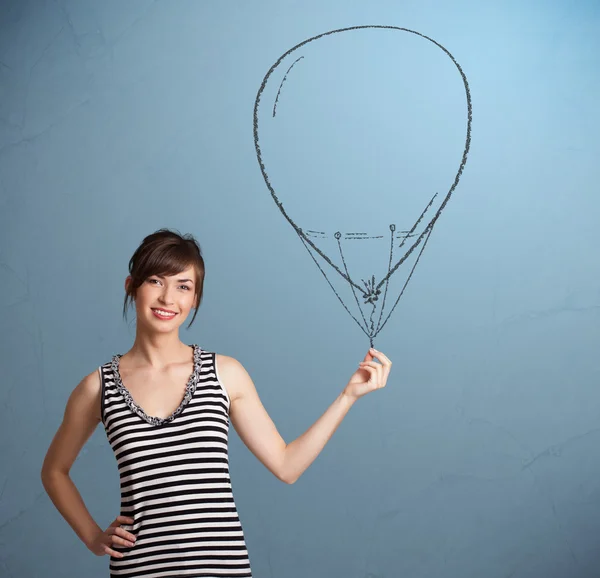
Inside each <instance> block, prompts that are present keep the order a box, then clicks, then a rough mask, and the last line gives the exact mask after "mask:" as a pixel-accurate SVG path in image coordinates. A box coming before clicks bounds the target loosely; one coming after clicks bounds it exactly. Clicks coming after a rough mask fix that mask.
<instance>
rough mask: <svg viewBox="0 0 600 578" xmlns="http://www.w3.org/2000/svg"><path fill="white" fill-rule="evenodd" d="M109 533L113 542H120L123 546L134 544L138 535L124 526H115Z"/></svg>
mask: <svg viewBox="0 0 600 578" xmlns="http://www.w3.org/2000/svg"><path fill="white" fill-rule="evenodd" d="M109 534H111V535H112V541H113V544H120V545H121V546H133V545H134V543H135V541H136V537H135V535H134V534H132V533H131V532H128V531H127V530H124V529H123V528H113V529H112V530H111V531H110V532H109Z"/></svg>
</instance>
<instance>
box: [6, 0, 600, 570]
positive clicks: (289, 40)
mask: <svg viewBox="0 0 600 578" xmlns="http://www.w3.org/2000/svg"><path fill="white" fill-rule="evenodd" d="M365 24H387V25H393V26H401V27H406V28H410V29H413V30H417V31H419V32H421V33H423V34H427V35H429V36H431V37H432V38H434V39H436V40H437V41H439V42H440V43H441V44H443V45H444V46H446V47H447V48H448V49H449V50H450V51H451V52H452V53H453V54H454V56H455V57H456V59H457V60H458V61H459V62H460V64H461V66H462V67H463V69H464V70H465V72H466V74H467V77H468V79H469V83H470V87H471V92H472V96H473V135H472V138H473V140H472V148H471V153H470V156H469V161H468V163H467V166H466V168H465V172H464V175H463V177H462V179H461V182H460V185H459V187H458V189H457V191H456V194H455V195H454V196H453V198H452V200H451V201H450V203H449V204H448V206H447V208H446V209H445V212H444V214H443V216H442V218H440V220H439V222H438V223H437V224H436V227H435V230H434V232H433V235H432V237H431V239H430V242H429V244H428V247H427V250H426V251H425V253H424V257H423V259H422V261H421V263H420V265H419V267H418V268H417V270H416V272H415V275H414V277H413V279H412V281H411V283H410V284H409V286H408V289H407V292H406V293H405V295H404V296H403V298H402V300H401V301H400V304H399V306H398V308H397V309H396V311H395V313H394V314H393V316H392V317H391V319H390V322H389V323H388V325H387V326H386V327H385V329H384V330H383V331H382V333H381V334H380V336H379V337H378V339H377V342H376V346H377V347H378V348H379V349H381V350H382V351H384V352H385V353H387V354H388V356H389V357H390V358H391V359H392V360H393V361H394V370H393V372H392V376H391V378H390V380H389V382H388V386H387V388H386V389H384V390H383V391H379V392H376V393H374V394H372V395H370V396H367V397H366V398H364V399H362V400H360V401H359V402H358V403H357V404H356V405H355V406H354V407H353V408H352V410H351V411H350V413H349V415H348V416H347V417H346V419H345V421H344V422H343V423H342V425H341V426H340V428H339V430H338V431H337V432H336V434H335V435H334V437H333V438H332V440H331V441H330V442H329V444H328V445H327V446H326V448H325V449H324V451H323V452H322V454H321V455H320V456H319V458H318V459H317V460H316V462H315V463H314V464H313V465H312V466H311V467H310V468H309V470H307V472H306V473H305V474H304V475H303V476H302V478H301V479H300V480H299V481H298V482H297V483H296V484H295V485H293V486H286V485H284V484H282V483H281V482H279V481H278V480H276V479H275V478H274V477H273V476H272V475H271V474H270V473H269V472H268V471H267V470H266V469H265V468H264V467H263V466H262V465H261V464H260V463H259V462H258V461H257V460H256V459H255V458H254V456H252V454H250V452H248V451H247V450H246V448H245V447H244V446H243V444H242V443H241V442H240V440H239V438H238V437H237V436H236V434H235V433H234V431H233V429H232V435H231V444H230V451H231V472H232V480H233V487H234V492H235V496H236V500H237V502H238V508H239V510H240V516H241V519H242V522H243V524H244V529H245V532H246V535H247V541H248V547H249V551H250V555H251V562H252V566H253V571H254V574H255V576H256V577H257V578H298V577H306V576H312V577H315V578H317V577H326V576H327V577H330V576H339V577H344V578H350V577H355V578H387V577H401V576H402V577H410V578H434V577H435V578H438V577H439V576H444V577H445V578H452V577H459V576H460V577H461V578H465V577H481V576H485V577H486V578H508V577H512V578H540V577H543V578H563V577H567V576H568V577H569V578H580V577H591V576H597V575H598V572H599V568H600V555H599V554H598V542H599V539H600V538H599V536H600V481H599V480H600V450H599V449H598V448H599V447H600V415H599V412H600V393H599V392H598V381H599V376H600V363H599V361H598V344H599V340H600V324H599V320H600V266H599V260H598V255H597V250H598V247H599V245H600V232H599V230H600V229H599V227H598V214H599V209H600V202H599V201H598V194H597V193H598V181H599V178H600V168H599V167H600V164H599V163H598V155H599V153H600V145H599V139H598V134H600V113H599V112H598V102H599V99H600V5H599V4H598V3H595V2H589V1H588V2H584V1H583V0H579V1H575V2H570V3H566V2H563V3H559V2H542V1H541V0H540V1H528V2H517V1H516V0H515V1H503V2H502V1H500V2H495V3H493V4H491V3H482V2H476V1H467V0H465V1H455V2H452V3H448V2H441V1H433V0H431V1H420V2H417V1H406V2H391V1H390V2H385V1H381V0H380V1H372V2H369V3H365V2H348V1H346V2H342V1H333V0H329V1H327V2H323V1H313V0H311V1H306V2H294V1H290V0H277V1H271V0H269V1H266V0H263V1H261V2H230V1H225V0H222V1H220V2H200V1H196V2H192V1H179V0H178V1H171V2H166V1H162V2H149V1H141V0H140V1H133V0H130V1H128V2H120V1H116V0H112V1H108V2H91V1H85V2H84V1H82V0H57V1H47V2H44V1H41V0H40V1H29V2H28V1H22V2H17V1H12V2H10V1H4V2H2V7H1V10H0V235H1V246H0V251H1V253H0V270H1V281H2V282H1V284H0V287H1V304H2V329H3V330H2V337H1V340H2V342H1V348H0V363H1V366H2V378H1V386H0V412H1V419H0V451H1V457H2V461H1V465H0V575H2V576H7V577H11V578H29V577H35V576H44V577H45V578H51V577H54V576H56V577H59V576H60V577H62V576H106V575H107V573H108V558H106V557H102V558H96V557H94V556H93V555H92V554H90V553H89V552H88V551H87V549H86V548H85V547H84V546H83V544H81V543H80V542H79V540H78V539H77V537H76V536H75V534H74V533H73V532H72V531H71V529H70V528H69V527H68V525H67V524H66V523H65V522H64V521H63V520H62V518H61V517H60V515H59V514H58V513H57V511H56V510H55V509H54V506H53V505H52V503H51V502H50V500H49V498H48V497H47V495H46V494H45V492H44V490H43V488H42V485H41V481H40V478H39V471H40V467H41V463H42V459H43V456H44V454H45V452H46V450H47V447H48V445H49V443H50V441H51V437H52V435H53V434H54V432H55V431H56V428H57V427H58V425H59V423H60V420H61V418H62V413H63V411H64V406H65V403H66V400H67V398H68V395H69V394H70V392H71V391H72V389H73V387H75V385H76V384H77V383H78V382H79V380H80V379H81V378H82V377H83V376H84V375H86V374H87V373H89V372H90V371H92V370H93V369H94V368H96V367H98V366H99V365H100V364H101V363H103V362H105V361H107V360H108V359H109V358H110V356H111V355H112V354H114V353H117V352H120V353H123V352H125V351H126V350H127V349H128V348H129V347H130V345H131V343H132V342H133V338H134V329H135V327H134V324H133V319H134V315H133V312H132V313H131V314H130V317H129V319H130V323H129V325H128V324H127V323H125V322H124V321H123V320H122V318H121V307H122V298H123V282H124V279H125V277H126V275H127V261H128V259H129V257H130V255H131V253H132V252H133V250H134V249H135V247H136V246H137V245H138V243H139V242H140V241H141V240H142V238H143V237H144V236H145V235H147V234H148V233H150V232H152V231H154V230H156V229H158V228H160V227H173V228H177V229H178V230H180V231H182V232H191V233H193V234H194V235H196V236H197V238H198V239H199V241H200V243H201V245H202V248H203V251H204V254H205V259H206V265H207V277H206V289H205V298H204V299H205V300H204V303H203V305H202V307H201V309H200V311H199V313H198V316H197V318H196V322H195V324H194V325H193V326H192V328H191V329H190V330H189V331H185V329H182V332H181V338H182V340H184V341H185V342H188V343H193V342H197V343H200V344H201V345H202V346H203V347H204V348H205V349H211V350H214V351H218V352H221V353H225V354H228V355H232V356H234V357H236V358H238V359H239V360H240V361H241V362H242V363H243V364H244V365H245V366H246V368H247V369H248V371H249V373H250V375H251V376H252V377H253V379H254V381H255V383H256V385H257V388H258V390H259V393H260V395H261V398H262V400H263V402H264V404H265V406H266V408H267V410H268V411H269V413H270V415H271V416H272V418H273V419H274V421H275V422H276V424H277V426H278V428H279V430H280V432H281V434H282V435H283V436H284V438H285V439H286V440H288V441H291V440H292V439H294V438H295V437H296V436H298V435H300V434H301V433H302V432H303V431H304V430H305V429H306V428H307V427H308V426H309V425H310V424H312V423H313V422H314V420H315V419H317V418H318V417H319V416H320V415H321V413H322V412H323V411H324V410H325V408H326V407H327V405H329V403H331V402H332V401H333V399H334V398H335V397H336V396H337V394H338V393H339V392H340V391H341V389H342V388H343V387H344V385H345V383H346V381H347V379H348V377H349V376H350V374H351V373H352V372H353V371H354V368H355V367H356V364H357V362H358V361H359V360H360V359H361V358H362V356H363V355H364V352H365V349H366V347H367V345H368V340H367V339H366V338H365V336H364V335H363V334H362V333H361V332H360V331H359V330H358V328H357V327H356V325H355V324H354V321H352V319H351V318H350V317H349V316H348V315H347V313H346V312H345V311H344V310H343V308H342V307H341V305H340V304H339V302H338V301H337V299H336V298H335V296H334V295H333V293H332V292H331V289H330V288H329V287H328V286H327V284H326V283H325V281H324V280H323V278H322V275H321V273H320V272H319V271H318V269H317V268H316V267H315V264H314V263H313V261H312V260H311V259H310V257H309V255H308V254H307V252H306V250H305V248H304V247H303V246H302V244H301V243H300V242H299V240H298V238H297V237H296V235H295V234H294V231H293V230H292V228H291V227H290V225H289V223H287V222H286V221H285V220H284V219H283V218H282V216H281V214H280V212H279V210H278V209H277V207H276V206H275V204H274V203H273V200H272V199H271V197H270V196H269V193H268V191H267V189H266V187H265V183H264V181H263V179H262V176H261V174H260V171H259V167H258V164H257V160H256V154H255V150H254V143H253V135H252V109H253V104H254V99H255V97H256V93H257V90H258V87H259V85H260V82H261V80H262V78H263V76H264V75H265V73H266V72H267V70H268V69H269V67H270V66H271V65H272V64H273V63H274V62H275V60H276V59H277V58H278V57H279V56H280V55H281V54H283V53H284V52H285V51H286V50H288V49H289V48H291V47H292V46H293V45H295V44H297V43H298V42H301V41H302V40H305V39H307V38H309V37H311V36H314V35H316V34H320V33H322V32H325V31H328V30H333V29H337V28H341V27H345V26H355V25H365ZM317 138H318V137H317ZM382 138H383V137H382ZM385 138H388V139H389V140H390V146H392V145H394V144H397V143H394V142H392V139H391V138H390V137H389V135H386V137H385ZM383 145H385V143H382V146H383ZM383 148H385V147H383ZM431 166H432V168H431V170H432V171H435V164H432V165H431ZM382 178H383V177H382ZM329 194H330V195H332V196H333V199H334V201H333V203H332V204H331V206H332V207H334V208H335V203H336V197H335V194H336V191H335V190H332V191H330V192H329ZM373 195H374V198H373V200H372V201H369V202H368V203H365V211H367V210H368V211H373V212H374V211H379V212H384V213H387V214H388V215H393V214H394V212H395V210H396V209H397V208H396V207H395V205H394V201H393V199H384V201H385V202H384V203H378V202H377V191H376V190H375V191H374V192H373ZM349 198H350V200H352V201H353V202H355V201H356V198H354V197H352V196H351V197H349ZM338 202H339V200H338ZM342 205H343V203H342ZM341 209H342V210H343V209H344V206H342V207H341ZM372 214H374V213H371V215H372ZM348 216H351V215H348V214H344V213H342V217H341V218H345V217H348ZM387 218H388V216H387V215H385V219H387ZM363 258H364V263H367V262H368V260H369V258H370V255H369V254H368V253H367V252H366V253H365V254H364V256H363ZM367 264H368V263H367ZM184 327H185V326H184ZM72 477H73V479H74V481H75V483H76V485H77V487H78V488H79V489H80V491H81V493H82V496H83V498H84V500H85V502H86V504H87V506H88V508H89V509H90V511H91V513H92V515H93V516H94V517H95V519H96V520H97V521H98V523H99V524H100V525H102V526H103V527H106V526H107V525H108V524H109V523H110V521H112V520H113V519H114V517H115V516H116V514H117V512H118V504H119V487H118V476H117V472H116V464H115V462H114V457H113V455H112V453H111V450H110V447H109V445H108V442H107V441H106V437H105V434H104V432H103V431H102V429H101V428H98V430H97V431H96V432H95V433H94V435H93V437H92V438H91V440H90V441H89V443H88V444H87V445H86V446H85V448H84V449H83V451H82V453H81V455H80V457H79V458H78V460H77V462H76V463H75V465H74V467H73V470H72Z"/></svg>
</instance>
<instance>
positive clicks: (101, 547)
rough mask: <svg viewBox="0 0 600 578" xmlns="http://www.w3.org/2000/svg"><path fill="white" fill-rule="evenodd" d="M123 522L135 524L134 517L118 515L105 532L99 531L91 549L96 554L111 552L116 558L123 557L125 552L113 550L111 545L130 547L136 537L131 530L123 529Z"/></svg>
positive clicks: (101, 554) (102, 554)
mask: <svg viewBox="0 0 600 578" xmlns="http://www.w3.org/2000/svg"><path fill="white" fill-rule="evenodd" d="M121 524H130V525H131V524H133V518H128V517H127V516H117V517H116V519H115V521H114V522H113V523H112V524H111V525H110V526H109V527H108V528H107V529H106V530H105V531H104V532H98V534H97V535H96V536H95V537H94V541H93V542H92V544H91V545H90V547H89V549H90V550H91V551H92V552H93V553H94V554H96V556H104V555H105V554H109V555H110V556H115V557H116V558H123V556H124V554H123V552H117V551H116V550H113V549H112V548H111V546H114V545H119V546H127V547H129V548H130V547H132V546H133V545H134V542H135V540H136V537H135V535H134V534H132V533H131V532H128V531H127V530H123V528H121Z"/></svg>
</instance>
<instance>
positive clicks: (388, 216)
mask: <svg viewBox="0 0 600 578" xmlns="http://www.w3.org/2000/svg"><path fill="white" fill-rule="evenodd" d="M471 122H472V112H471V95H470V90H469V85H468V82H467V78H466V76H465V74H464V72H463V70H462V68H461V66H460V65H459V64H458V62H457V61H456V59H455V58H454V56H453V55H452V54H451V53H450V52H449V51H448V50H447V49H446V48H445V47H444V46H442V45H441V44H440V43H438V42H437V41H435V40H433V39H432V38H430V37H428V36H426V35H424V34H421V33H420V32H417V31H414V30H408V29H405V28H400V27H394V26H370V25H369V26H355V27H351V28H342V29H338V30H332V31H329V32H325V33H323V34H319V35H318V36H314V37H312V38H309V39H308V40H304V41H303V42H300V43H299V44H297V45H296V46H294V47H292V48H290V49H289V50H288V51H287V52H285V53H284V54H283V55H282V56H281V57H280V58H278V59H277V60H276V62H275V63H274V64H273V66H271V68H270V69H269V70H268V72H267V73H266V75H265V77H264V78H263V81H262V83H261V85H260V88H259V90H258V94H257V96H256V100H255V103H254V142H255V147H256V154H257V159H258V163H259V166H260V169H261V172H262V175H263V178H264V181H265V184H266V186H267V188H268V190H269V192H270V194H271V196H272V198H273V200H274V201H275V203H276V205H277V207H278V208H279V210H280V211H281V213H282V215H283V216H284V217H285V218H286V219H287V220H288V222H289V223H290V225H291V226H292V227H293V229H294V231H295V232H296V234H297V235H298V237H299V238H300V240H301V241H302V243H303V244H304V246H305V247H306V249H307V251H308V252H309V254H310V255H311V257H312V258H313V260H314V262H315V264H316V265H317V266H318V267H319V269H320V271H321V273H322V274H323V276H324V277H325V280H326V281H327V283H328V284H329V285H330V287H331V289H332V290H333V291H334V293H335V294H336V296H337V298H338V299H339V301H340V303H341V304H342V305H343V306H344V308H345V309H346V311H347V312H348V313H349V314H350V315H351V317H352V318H353V319H354V321H355V322H356V324H357V325H358V326H359V327H360V328H361V330H362V331H363V332H364V333H365V334H366V335H367V336H368V337H369V340H370V343H371V345H372V344H373V343H374V339H375V337H376V335H377V334H378V333H379V332H380V331H381V330H382V329H383V327H384V326H385V324H386V323H387V321H388V319H389V318H390V315H391V313H392V311H393V310H394V308H395V307H396V305H397V303H398V301H399V299H400V297H401V295H402V294H403V293H404V290H405V288H406V286H407V284H408V281H409V280H410V279H411V277H412V275H413V272H414V270H415V268H416V265H417V263H418V262H419V259H420V258H421V256H422V254H423V250H424V249H425V246H426V245H427V242H428V240H429V236H430V235H431V232H432V230H433V227H434V225H435V223H436V222H437V220H438V218H439V216H440V215H441V213H442V211H443V209H444V208H445V207H446V204H447V202H448V201H449V199H450V197H451V196H452V194H453V193H454V192H455V189H456V187H457V185H458V182H459V179H460V177H461V174H462V172H463V169H464V167H465V164H466V161H467V155H468V152H469V147H470V140H471Z"/></svg>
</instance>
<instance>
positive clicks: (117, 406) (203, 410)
mask: <svg viewBox="0 0 600 578" xmlns="http://www.w3.org/2000/svg"><path fill="white" fill-rule="evenodd" d="M191 348H192V350H193V358H194V369H193V372H192V374H191V375H190V378H189V380H188V383H187V385H186V391H185V395H184V397H183V399H182V401H181V404H180V405H179V407H178V408H177V409H176V410H175V411H174V412H173V413H172V414H171V415H170V416H169V417H167V418H156V417H153V416H149V415H147V414H146V413H145V412H144V410H143V409H142V408H141V407H139V406H138V405H137V404H136V402H135V401H134V400H133V398H132V396H131V394H130V392H129V391H128V390H127V389H126V387H125V386H124V385H123V382H122V379H121V377H120V374H119V359H120V357H121V354H117V355H114V356H113V357H112V359H111V361H109V362H108V363H105V364H104V365H101V366H100V367H99V368H98V369H99V373H100V376H101V380H102V398H101V399H102V423H103V424H104V429H105V431H106V435H107V438H108V441H109V443H110V445H111V447H112V449H113V451H114V454H115V458H116V460H117V467H118V471H119V476H120V487H121V511H120V515H122V516H129V517H132V518H133V519H134V524H133V526H130V525H122V527H123V528H125V529H126V530H127V531H129V532H131V533H132V534H134V535H135V536H136V538H137V539H136V542H135V545H134V546H132V547H127V546H120V545H113V546H112V547H113V549H114V550H116V551H118V552H122V553H124V554H125V555H124V557H123V558H117V557H114V556H110V576H111V577H112V576H119V577H121V578H137V577H143V578H175V577H183V576H186V577H191V578H201V577H202V578H234V577H235V578H251V576H252V573H251V569H250V561H249V558H248V551H247V549H246V543H245V539H244V532H243V530H242V526H241V523H240V519H239V517H238V513H237V509H236V506H235V502H234V498H233V493H232V488H231V480H230V478H229V461H228V452H227V439H228V432H229V397H228V395H227V392H226V390H225V388H224V387H223V386H222V384H221V382H220V381H219V376H218V369H217V365H216V355H215V353H212V352H208V351H204V350H202V349H201V348H200V347H199V346H198V345H195V344H194V345H191Z"/></svg>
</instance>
